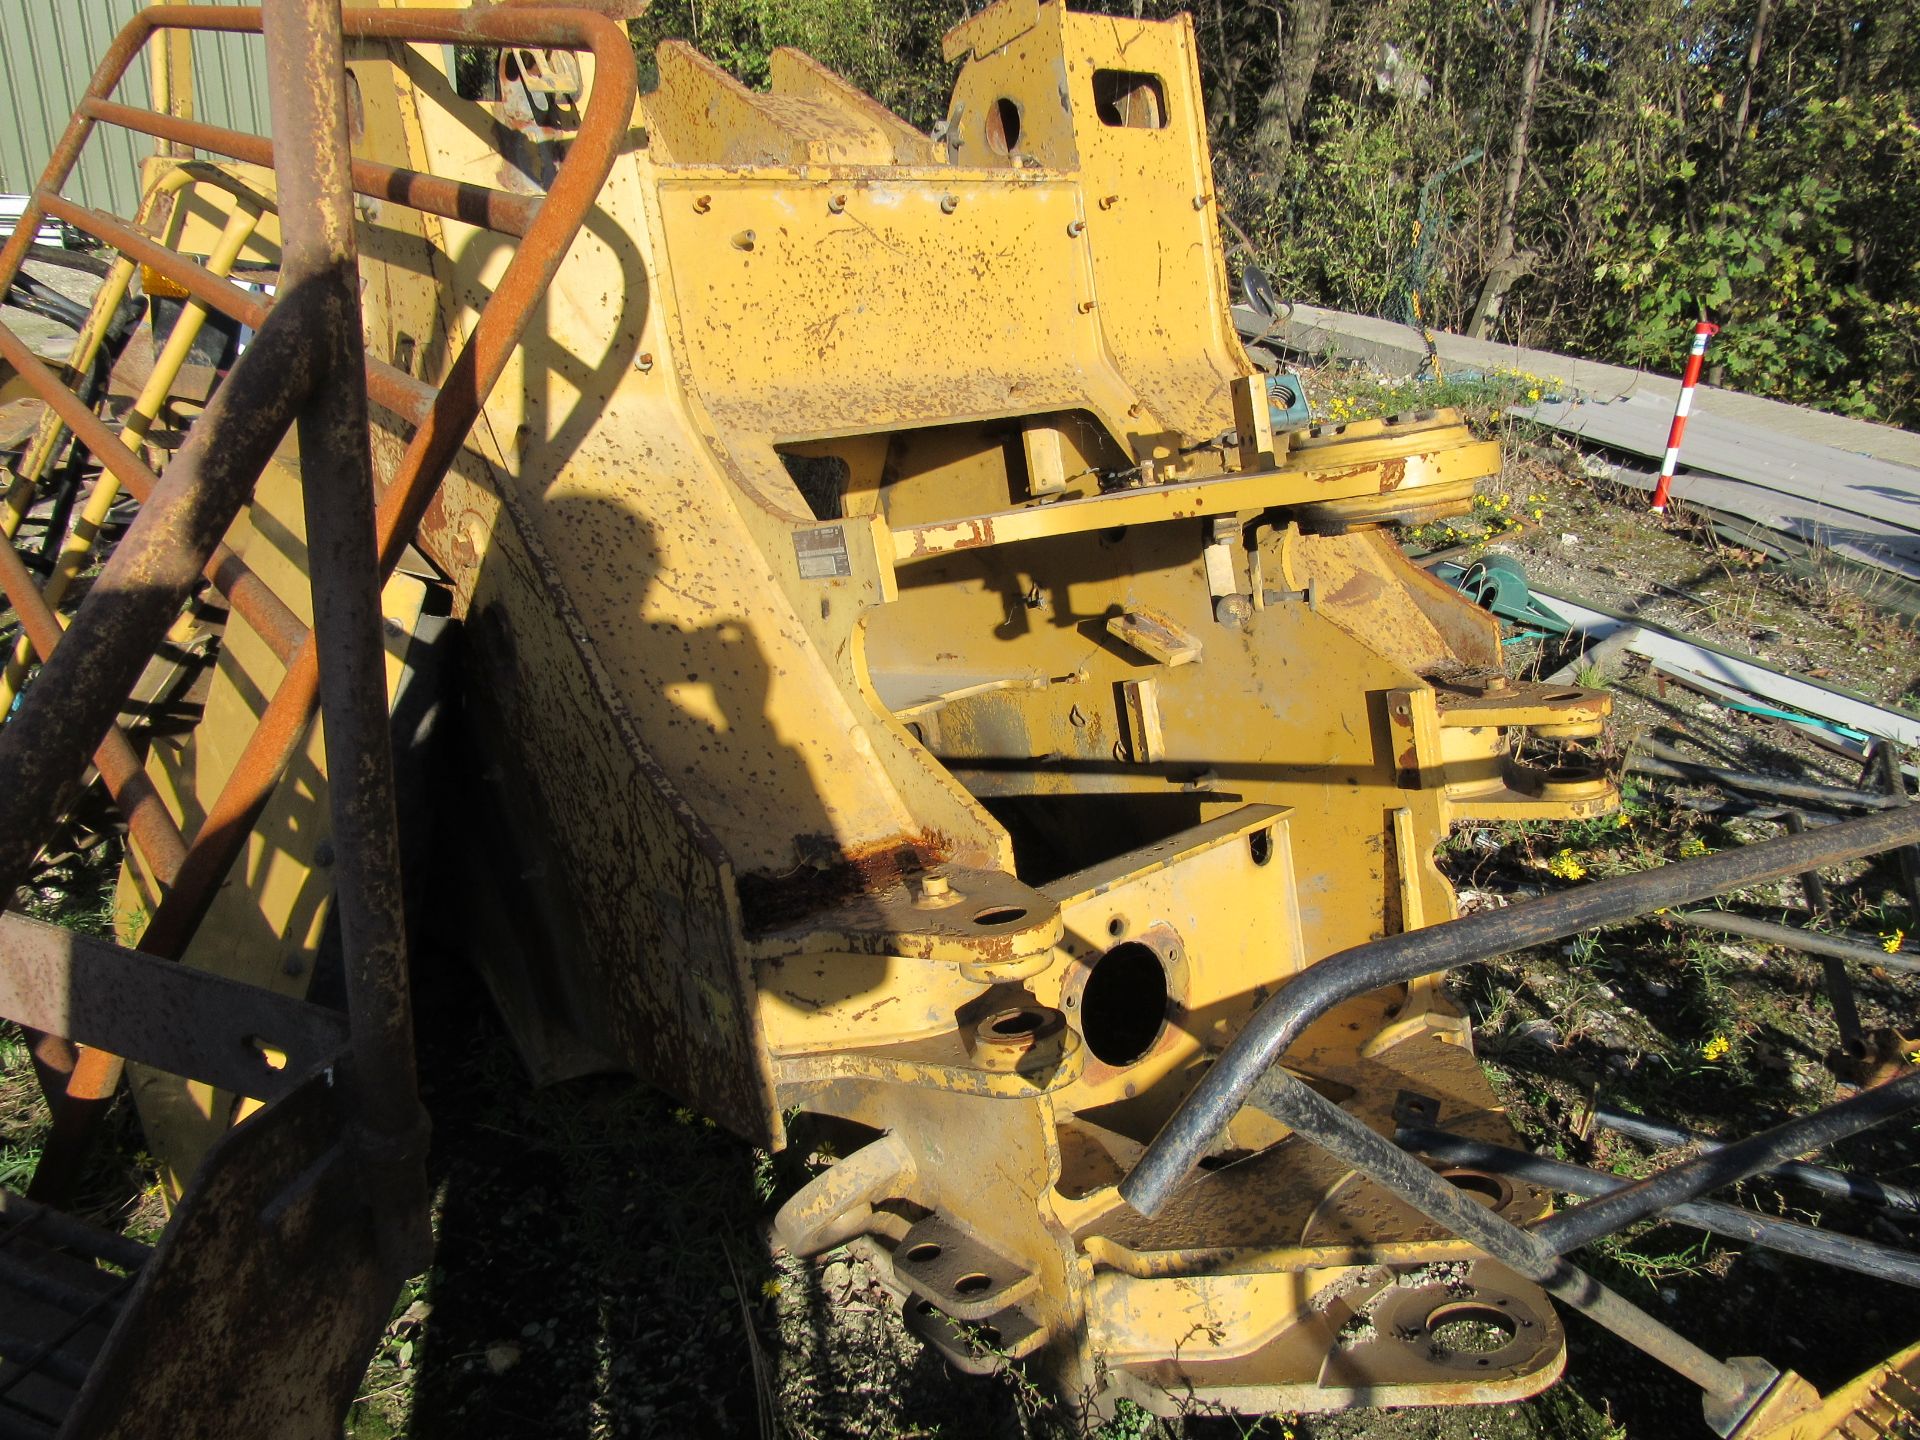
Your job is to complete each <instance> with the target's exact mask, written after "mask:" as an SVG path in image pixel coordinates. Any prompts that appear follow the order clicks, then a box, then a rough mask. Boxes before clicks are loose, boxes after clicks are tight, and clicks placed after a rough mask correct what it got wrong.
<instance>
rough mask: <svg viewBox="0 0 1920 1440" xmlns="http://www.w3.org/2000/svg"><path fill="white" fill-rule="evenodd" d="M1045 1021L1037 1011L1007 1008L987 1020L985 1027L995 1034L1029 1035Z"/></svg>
mask: <svg viewBox="0 0 1920 1440" xmlns="http://www.w3.org/2000/svg"><path fill="white" fill-rule="evenodd" d="M1046 1023H1047V1022H1046V1017H1045V1016H1044V1015H1041V1014H1040V1013H1038V1012H1037V1011H1033V1010H1008V1011H1006V1012H1005V1013H1004V1014H1000V1015H996V1016H994V1017H993V1018H992V1019H991V1020H989V1021H987V1029H988V1030H990V1031H991V1032H992V1033H994V1034H995V1035H1009V1036H1011V1035H1031V1034H1033V1033H1034V1032H1035V1031H1036V1030H1038V1029H1039V1028H1040V1027H1041V1026H1042V1025H1044V1024H1046Z"/></svg>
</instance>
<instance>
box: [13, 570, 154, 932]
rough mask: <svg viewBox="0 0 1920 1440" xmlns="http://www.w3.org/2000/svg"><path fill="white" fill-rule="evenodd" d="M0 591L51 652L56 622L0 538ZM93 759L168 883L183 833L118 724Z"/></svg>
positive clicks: (38, 646) (36, 641)
mask: <svg viewBox="0 0 1920 1440" xmlns="http://www.w3.org/2000/svg"><path fill="white" fill-rule="evenodd" d="M0 591H4V592H5V594H6V596H7V599H8V600H9V601H10V602H11V603H12V605H13V608H14V611H15V613H16V614H18V615H19V617H20V629H21V631H22V632H23V633H24V634H25V636H26V638H27V639H28V640H30V641H32V642H33V648H34V649H35V650H37V651H39V652H40V653H41V654H42V655H52V654H53V653H54V651H55V649H56V648H57V647H58V646H59V644H60V640H61V636H62V631H61V629H60V621H59V619H58V618H57V617H56V616H55V615H54V613H53V611H52V610H51V609H50V608H49V607H48V606H47V603H46V602H45V601H44V600H43V599H42V598H41V596H40V590H39V587H38V586H36V585H35V584H34V583H33V576H32V575H30V574H29V573H28V572H27V567H26V565H25V564H24V563H23V562H22V561H21V559H20V552H19V551H17V550H15V549H14V548H13V546H11V545H10V544H8V543H7V542H6V541H4V540H0ZM93 764H94V768H95V769H97V770H98V771H99V772H100V778H101V779H102V780H104V781H105V782H106V785H107V793H108V794H110V795H112V796H113V801H114V804H116V805H118V806H119V807H120V816H121V818H122V819H123V820H125V821H126V822H127V834H128V835H129V836H130V837H131V838H132V840H133V843H134V844H135V846H137V847H138V848H139V851H140V855H141V858H142V859H144V860H145V861H146V862H147V868H148V869H149V870H151V871H152V872H153V874H154V876H155V877H156V878H157V879H159V880H160V882H161V883H162V884H170V883H171V882H172V881H173V880H174V878H175V877H176V876H178V875H179V873H180V867H181V866H182V865H183V864H185V863H186V858H187V841H186V837H185V836H183V835H182V834H181V833H180V827H179V826H178V825H176V824H175V823H174V820H173V814H172V812H171V811H169V810H168V809H167V806H166V802H165V801H163V800H162V799H161V798H160V792H159V791H158V790H157V789H155V788H154V784H153V781H152V779H151V778H149V777H148V775H147V770H146V767H145V766H144V765H142V764H141V763H140V756H139V754H138V753H137V752H136V751H135V750H134V748H133V742H132V741H131V740H129V739H128V738H127V732H126V731H124V730H122V729H121V728H120V727H119V725H117V724H115V725H112V726H110V727H109V728H108V730H107V732H106V734H105V736H104V738H102V740H101V741H100V744H99V745H98V747H96V748H95V750H94V752H93ZM5 905H6V897H5V896H0V909H4V908H5Z"/></svg>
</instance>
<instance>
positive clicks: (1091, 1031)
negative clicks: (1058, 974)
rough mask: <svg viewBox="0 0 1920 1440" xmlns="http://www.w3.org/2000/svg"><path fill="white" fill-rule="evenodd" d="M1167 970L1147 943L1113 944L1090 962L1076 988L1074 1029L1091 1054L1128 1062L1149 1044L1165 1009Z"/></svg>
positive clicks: (1105, 1060)
mask: <svg viewBox="0 0 1920 1440" xmlns="http://www.w3.org/2000/svg"><path fill="white" fill-rule="evenodd" d="M1168 998H1169V996H1168V993H1167V971H1166V967H1165V966H1164V965H1162V964H1161V961H1160V957H1159V955H1158V954H1156V953H1155V952H1154V950H1153V949H1152V948H1151V947H1150V946H1146V945H1142V944H1141V943H1140V942H1139V941H1137V940H1130V941H1128V942H1127V943H1126V944H1124V945H1116V946H1114V947H1113V948H1112V949H1111V950H1109V951H1107V953H1106V954H1104V955H1102V956H1101V957H1100V958H1099V959H1098V960H1096V961H1094V962H1093V970H1092V971H1091V973H1089V974H1088V976H1087V983H1086V986H1085V988H1084V989H1082V991H1081V994H1080V1000H1081V1009H1080V1033H1081V1034H1082V1035H1083V1036H1084V1037H1085V1038H1086V1042H1087V1048H1088V1049H1089V1050H1091V1051H1092V1052H1093V1054H1094V1058H1095V1059H1097V1060H1100V1061H1102V1062H1103V1063H1105V1064H1108V1065H1131V1064H1132V1063H1133V1062H1134V1061H1136V1060H1138V1059H1139V1058H1140V1057H1141V1056H1142V1055H1145V1054H1146V1053H1147V1051H1149V1050H1151V1049H1152V1048H1153V1042H1154V1041H1155V1040H1157V1039H1158V1038H1159V1036H1160V1028H1161V1026H1162V1025H1163V1024H1164V1023H1165V1021H1166V1015H1167V1000H1168Z"/></svg>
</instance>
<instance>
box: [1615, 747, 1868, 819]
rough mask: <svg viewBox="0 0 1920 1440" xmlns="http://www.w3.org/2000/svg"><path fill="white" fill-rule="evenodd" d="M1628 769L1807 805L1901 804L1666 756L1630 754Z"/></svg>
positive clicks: (1857, 806) (1836, 787)
mask: <svg viewBox="0 0 1920 1440" xmlns="http://www.w3.org/2000/svg"><path fill="white" fill-rule="evenodd" d="M1627 769H1629V770H1631V771H1633V772H1634V773H1635V774H1638V775H1651V776H1654V777H1656V778H1659V779H1663V780H1692V781H1696V782H1698V783H1701V784H1706V785H1717V786H1719V787H1721V788H1722V789H1727V790H1744V791H1746V792H1747V793H1748V794H1750V795H1766V796H1771V797H1773V798H1775V799H1779V800H1797V801H1799V802H1800V803H1802V804H1806V805H1824V806H1826V807H1827V808H1828V809H1853V810H1889V809H1892V808H1893V807H1894V806H1895V805H1898V804H1899V803H1900V802H1899V801H1898V800H1895V799H1894V798H1893V797H1892V796H1890V795H1883V794H1879V793H1877V792H1875V791H1872V790H1849V789H1846V788H1844V787H1842V786H1839V785H1816V784H1812V783H1810V782H1808V781H1805V780H1788V779H1786V778H1784V777H1782V776H1779V775H1761V774H1758V773H1756V772H1754V771H1751V770H1725V769H1722V768H1721V767H1720V766H1718V765H1703V764H1700V763H1699V762H1697V761H1693V760H1682V759H1671V760H1670V759H1667V758H1665V756H1655V755H1639V754H1635V755H1629V756H1628V757H1627Z"/></svg>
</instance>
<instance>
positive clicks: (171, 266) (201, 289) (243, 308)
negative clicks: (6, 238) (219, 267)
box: [45, 195, 436, 424]
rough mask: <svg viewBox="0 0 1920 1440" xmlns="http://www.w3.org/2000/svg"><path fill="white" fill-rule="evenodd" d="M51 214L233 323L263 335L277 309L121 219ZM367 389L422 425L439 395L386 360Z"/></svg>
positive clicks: (74, 209) (54, 205)
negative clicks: (131, 259)
mask: <svg viewBox="0 0 1920 1440" xmlns="http://www.w3.org/2000/svg"><path fill="white" fill-rule="evenodd" d="M45 204H46V208H47V211H48V213H49V214H52V215H54V216H56V217H58V218H60V219H62V220H65V221H66V222H67V223H68V224H70V225H72V226H73V227H74V228H75V229H79V230H84V231H86V232H87V233H88V234H89V235H92V236H93V237H94V238H95V239H98V240H100V241H102V242H104V243H105V244H108V245H111V246H113V248H114V249H116V250H118V251H120V252H121V253H122V254H125V255H129V256H132V257H133V258H134V259H136V260H138V261H139V262H140V263H141V264H142V265H145V266H146V267H147V268H148V269H150V270H152V271H154V272H155V273H156V274H158V275H162V276H164V277H165V278H166V279H168V280H171V281H172V282H173V283H174V284H176V285H178V286H179V287H180V288H181V289H182V290H185V291H186V292H187V293H188V294H189V295H191V296H192V297H193V298H194V299H196V300H199V301H201V302H203V303H204V304H207V305H209V306H211V307H212V308H214V309H215V310H218V311H219V312H220V313H221V314H222V315H225V316H227V317H228V318H229V319H233V320H238V321H239V322H240V323H241V324H242V325H246V326H248V327H250V328H251V329H254V330H258V329H259V328H260V327H261V326H262V325H264V324H265V323H266V319H267V315H268V314H269V313H270V312H271V311H272V309H273V306H272V304H271V303H270V302H269V301H267V300H264V299H262V298H261V297H260V296H258V295H255V294H253V293H251V292H250V291H246V290H242V289H241V288H240V287H239V286H237V285H233V284H230V283H229V282H228V281H226V280H225V279H223V278H221V277H220V276H218V275H216V274H214V273H213V272H212V271H211V270H209V269H207V268H206V267H205V266H204V265H198V264H196V263H194V262H193V261H191V260H189V259H187V258H186V257H185V256H184V255H181V254H180V253H179V252H178V251H176V250H170V249H168V248H167V247H166V246H165V245H162V244H161V243H160V242H159V241H157V240H155V239H153V238H152V237H151V236H148V235H143V234H141V233H140V232H139V231H138V230H136V229H134V228H133V227H132V226H131V225H128V224H127V223H126V222H125V221H123V220H121V219H120V218H119V217H118V216H116V215H108V214H106V213H105V212H104V211H100V210H91V209H88V208H87V207H86V206H84V205H77V204H75V203H74V202H72V201H70V200H67V199H65V198H63V197H61V196H58V195H48V196H46V197H45ZM367 386H368V388H369V390H370V391H371V392H372V395H373V398H374V399H375V400H376V401H378V402H379V403H380V404H381V405H382V406H384V407H385V408H387V409H389V410H391V411H393V412H394V413H395V414H396V415H400V416H402V417H404V418H405V419H407V420H410V421H412V422H414V423H415V424H418V423H419V422H420V421H421V420H422V419H423V418H424V417H425V416H426V414H427V411H428V410H429V409H431V408H432V405H433V397H434V395H435V393H436V392H435V390H434V388H433V387H432V386H431V385H428V384H426V383H425V382H424V381H420V380H416V379H414V378H413V377H412V376H411V375H409V374H407V373H406V371H404V370H401V369H399V368H397V367H395V366H393V365H389V364H388V363H387V362H386V361H384V360H376V359H374V358H373V357H372V356H368V357H367Z"/></svg>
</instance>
